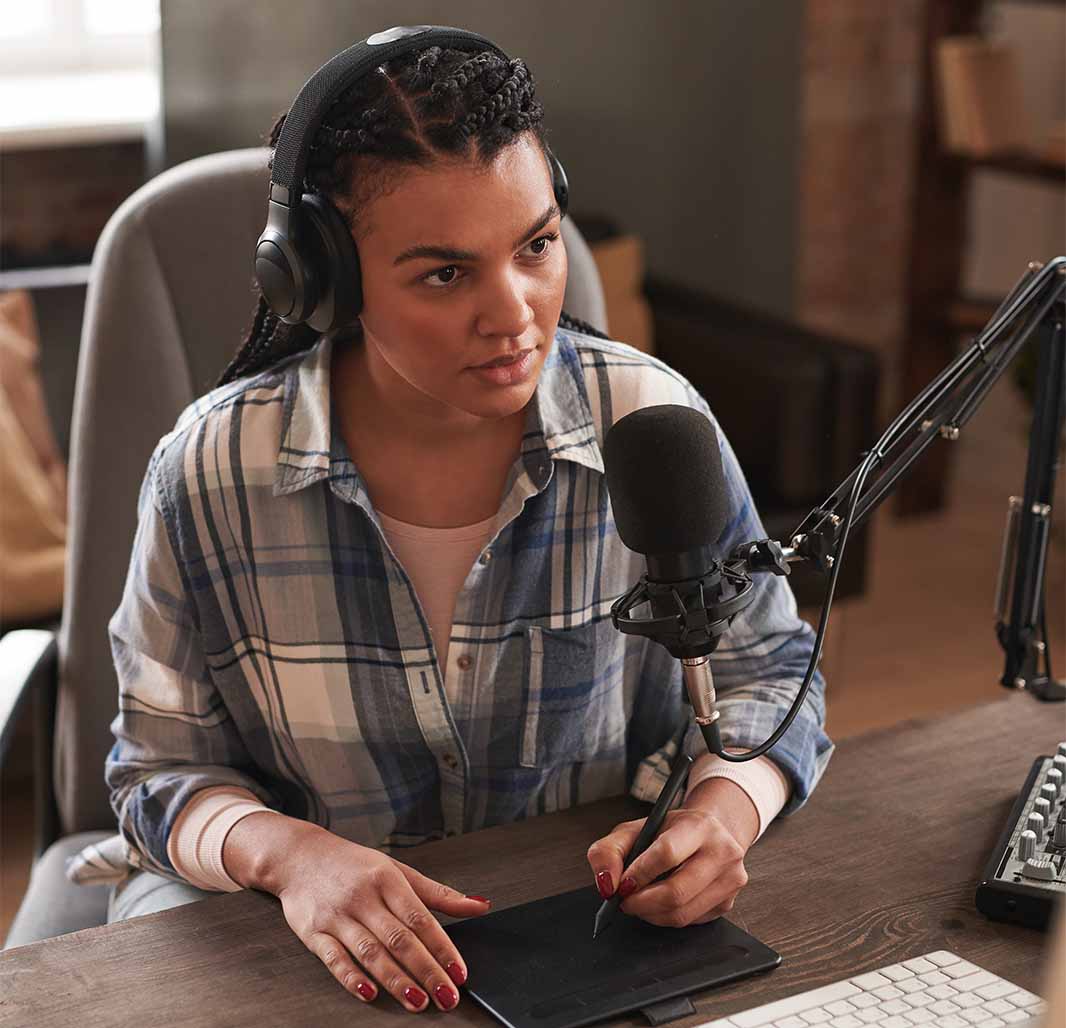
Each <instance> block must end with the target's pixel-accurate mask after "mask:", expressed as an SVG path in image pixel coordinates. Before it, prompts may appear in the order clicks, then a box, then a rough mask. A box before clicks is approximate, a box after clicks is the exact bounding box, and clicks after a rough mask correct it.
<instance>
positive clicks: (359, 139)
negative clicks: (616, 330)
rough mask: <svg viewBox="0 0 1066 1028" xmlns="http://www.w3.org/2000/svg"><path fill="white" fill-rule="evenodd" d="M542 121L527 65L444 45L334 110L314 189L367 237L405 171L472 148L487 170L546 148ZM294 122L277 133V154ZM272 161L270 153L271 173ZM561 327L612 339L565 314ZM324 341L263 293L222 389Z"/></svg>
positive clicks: (405, 57)
mask: <svg viewBox="0 0 1066 1028" xmlns="http://www.w3.org/2000/svg"><path fill="white" fill-rule="evenodd" d="M543 114H544V108H543V107H542V106H541V104H540V102H539V101H538V100H537V98H536V96H535V95H534V84H533V76H532V75H531V73H530V71H529V69H528V68H527V67H526V65H525V63H524V62H523V61H522V60H520V59H518V58H515V59H512V60H507V59H505V58H503V57H501V56H500V55H499V54H497V53H494V52H493V51H489V50H486V51H482V52H480V53H477V54H470V53H467V52H465V51H462V50H451V49H444V48H441V47H439V46H431V47H428V48H426V49H425V50H422V51H419V52H416V53H407V54H401V55H400V56H398V57H395V58H393V59H392V60H390V61H388V62H386V63H385V64H383V65H381V66H380V67H379V68H377V69H376V70H375V71H374V73H372V74H370V75H365V76H363V78H361V79H360V80H359V81H358V82H356V83H354V84H353V85H352V86H350V87H349V88H348V89H346V90H345V91H343V92H342V93H341V94H340V95H339V96H338V98H337V99H336V100H335V101H334V103H333V104H332V105H331V106H330V108H329V109H328V110H327V111H326V114H325V116H324V117H323V119H322V123H321V124H320V125H319V127H318V129H317V131H316V132H315V135H314V138H313V139H312V141H311V144H310V147H309V150H308V160H307V171H306V175H305V189H307V190H309V191H313V192H319V193H322V194H324V195H325V196H326V197H327V198H328V199H329V200H330V202H332V203H333V205H334V206H335V207H336V208H337V210H338V211H340V213H341V214H342V216H343V217H344V218H345V220H346V221H347V222H348V225H349V227H350V228H351V230H352V232H353V234H354V235H356V237H358V236H359V234H360V233H361V232H362V231H363V229H364V228H365V212H366V210H367V208H368V206H369V205H370V203H371V201H372V200H373V199H375V198H376V197H377V196H380V195H381V194H382V193H383V192H385V191H386V190H387V189H388V187H389V184H390V181H391V180H392V179H393V178H394V175H393V174H390V172H393V171H394V169H395V167H396V166H397V165H401V166H402V165H408V166H414V167H426V166H429V165H431V164H432V163H433V162H434V161H436V160H439V159H446V158H448V157H453V158H462V157H465V156H466V155H468V154H469V153H470V148H471V146H472V145H473V146H474V147H475V148H476V158H477V159H478V160H479V161H481V162H484V163H487V162H489V161H491V160H492V158H493V157H494V156H495V155H496V154H497V153H499V152H500V151H501V150H502V149H503V148H504V147H506V146H507V145H509V144H510V143H512V142H514V141H515V140H516V139H517V138H518V137H519V136H520V135H521V134H522V133H524V132H532V133H533V136H534V138H535V139H536V140H537V142H538V143H539V145H540V146H541V148H542V150H546V146H547V144H546V141H545V138H544V133H543V129H542V126H541V119H542V117H543ZM285 117H286V115H285V114H282V115H281V116H280V117H279V118H278V119H277V121H276V122H275V124H274V127H273V129H271V132H270V146H271V147H272V148H276V146H277V142H278V139H279V138H280V136H281V129H282V126H283V125H284V124H285ZM273 160H274V158H273V154H271V159H270V166H271V167H273ZM356 172H358V173H356ZM559 324H560V325H561V326H562V327H563V328H571V329H575V330H577V331H580V332H584V333H586V334H589V335H596V336H601V337H603V333H601V332H599V331H598V330H596V329H595V328H593V327H592V326H591V325H589V324H587V323H586V322H584V321H581V320H580V319H578V318H573V317H571V316H570V315H568V314H566V313H565V312H564V313H563V314H561V315H560V318H559ZM318 336H319V333H318V332H317V331H316V330H315V329H313V328H312V327H311V326H310V325H307V324H299V325H290V324H288V323H286V322H284V321H282V320H281V318H279V317H278V315H277V314H275V313H274V312H273V311H272V310H271V309H270V307H269V305H268V304H267V302H266V298H265V297H264V296H263V294H262V291H260V292H259V300H258V306H257V309H256V312H255V316H254V319H253V321H252V327H251V329H250V330H249V332H248V336H247V338H246V339H245V341H244V343H243V344H242V346H241V348H240V349H239V350H238V352H237V354H236V356H235V357H234V358H233V360H232V361H231V362H230V364H229V366H228V367H227V368H226V370H225V371H224V372H223V373H222V376H221V377H220V378H219V380H218V382H217V383H216V385H218V386H221V385H225V384H227V383H229V382H232V381H233V380H234V379H238V378H241V377H243V376H246V375H252V374H255V373H256V372H258V371H262V370H263V369H264V368H270V367H272V366H274V365H275V364H278V363H280V362H281V361H283V360H285V359H286V358H287V357H290V356H292V355H293V354H297V353H300V352H302V351H304V350H307V349H309V348H310V347H311V346H312V345H314V343H315V341H316V340H317V338H318ZM603 338H606V337H603Z"/></svg>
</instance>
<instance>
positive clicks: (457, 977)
mask: <svg viewBox="0 0 1066 1028" xmlns="http://www.w3.org/2000/svg"><path fill="white" fill-rule="evenodd" d="M444 970H445V971H447V972H448V977H449V978H451V980H452V981H453V982H455V984H456V985H462V984H463V982H465V981H466V972H465V971H464V970H463V969H462V968H461V967H460V966H459V964H458V962H456V961H455V960H453V961H452V962H451V963H450V964H449V965H448V966H447V967H446V968H445V969H444Z"/></svg>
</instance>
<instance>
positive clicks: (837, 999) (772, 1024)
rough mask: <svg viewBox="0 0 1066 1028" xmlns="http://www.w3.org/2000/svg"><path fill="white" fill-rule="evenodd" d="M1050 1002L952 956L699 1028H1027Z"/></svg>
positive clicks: (893, 967)
mask: <svg viewBox="0 0 1066 1028" xmlns="http://www.w3.org/2000/svg"><path fill="white" fill-rule="evenodd" d="M1044 1008H1045V1003H1044V1001H1043V1000H1042V999H1041V998H1040V997H1039V996H1035V995H1034V994H1033V993H1031V992H1026V990H1025V989H1020V988H1018V986H1017V985H1014V984H1013V983H1011V982H1008V981H1006V980H1005V979H1003V978H1000V977H999V976H998V975H994V974H992V973H991V972H990V971H986V970H984V969H983V968H980V967H978V966H977V965H976V964H971V963H970V962H969V961H968V960H963V959H962V957H960V956H958V955H957V954H955V953H949V952H948V951H947V950H943V949H941V950H937V951H936V952H935V953H926V954H925V955H924V956H921V957H915V958H914V959H913V960H904V961H903V962H902V963H899V964H889V965H888V966H887V967H881V968H878V969H877V970H876V971H869V972H867V973H866V974H860V975H856V976H855V977H854V978H845V979H842V980H841V981H839V982H833V984H832V985H824V986H822V987H821V988H820V989H811V990H810V991H809V992H801V993H798V994H797V995H795V996H789V997H787V998H786V999H779V1000H777V1001H776V1002H774V1003H764V1004H763V1005H762V1006H761V1007H752V1008H751V1009H750V1010H741V1011H739V1012H738V1013H736V1014H730V1015H729V1016H728V1017H722V1018H719V1019H718V1020H715V1021H707V1022H705V1023H704V1024H702V1025H699V1026H698V1028H810V1026H812V1025H823V1026H824V1028H868V1026H869V1028H873V1026H876V1028H915V1026H916V1025H928V1026H929V1028H971V1026H972V1025H978V1026H980V1028H1006V1026H1014V1028H1028V1026H1029V1025H1030V1024H1031V1023H1033V1022H1036V1021H1037V1020H1038V1018H1039V1017H1040V1015H1042V1014H1043V1012H1044Z"/></svg>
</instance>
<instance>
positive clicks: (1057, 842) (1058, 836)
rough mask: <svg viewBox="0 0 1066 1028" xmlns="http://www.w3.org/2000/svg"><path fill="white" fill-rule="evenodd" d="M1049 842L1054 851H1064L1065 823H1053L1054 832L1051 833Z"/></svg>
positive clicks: (1065, 844) (1065, 843) (1065, 846)
mask: <svg viewBox="0 0 1066 1028" xmlns="http://www.w3.org/2000/svg"><path fill="white" fill-rule="evenodd" d="M1051 842H1052V845H1053V846H1055V848H1056V849H1060V850H1061V849H1066V821H1061V820H1060V821H1056V822H1055V831H1054V832H1053V833H1052V836H1051Z"/></svg>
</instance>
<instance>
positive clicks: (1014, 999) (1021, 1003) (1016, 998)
mask: <svg viewBox="0 0 1066 1028" xmlns="http://www.w3.org/2000/svg"><path fill="white" fill-rule="evenodd" d="M1007 999H1008V1000H1010V1002H1011V1003H1013V1004H1014V1005H1015V1006H1016V1007H1035V1006H1036V1005H1037V1003H1043V1002H1044V1001H1043V1000H1042V999H1041V998H1040V997H1039V996H1036V995H1034V994H1033V993H1031V992H1026V991H1025V989H1019V990H1018V991H1017V992H1013V993H1011V994H1010V995H1009V996H1008V997H1007Z"/></svg>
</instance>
